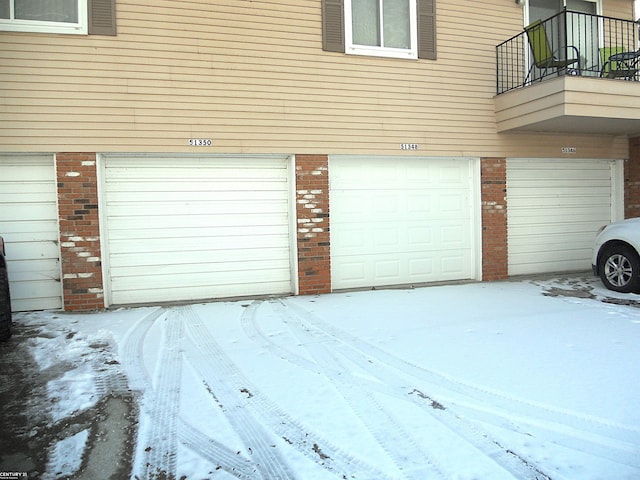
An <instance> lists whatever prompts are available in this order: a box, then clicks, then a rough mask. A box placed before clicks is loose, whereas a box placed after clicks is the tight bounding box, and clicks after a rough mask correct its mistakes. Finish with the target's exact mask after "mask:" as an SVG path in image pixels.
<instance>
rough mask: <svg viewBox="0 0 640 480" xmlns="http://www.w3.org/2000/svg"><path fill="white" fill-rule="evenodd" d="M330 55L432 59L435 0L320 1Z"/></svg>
mask: <svg viewBox="0 0 640 480" xmlns="http://www.w3.org/2000/svg"><path fill="white" fill-rule="evenodd" d="M322 45H323V49H324V50H326V51H330V52H342V53H352V54H357V55H375V56H379V57H396V58H427V59H431V60H435V59H436V7H435V0H322Z"/></svg>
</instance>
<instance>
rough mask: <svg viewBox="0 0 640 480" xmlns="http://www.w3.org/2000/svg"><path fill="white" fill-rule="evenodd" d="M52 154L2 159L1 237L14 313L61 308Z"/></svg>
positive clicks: (0, 169)
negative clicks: (5, 253) (4, 245)
mask: <svg viewBox="0 0 640 480" xmlns="http://www.w3.org/2000/svg"><path fill="white" fill-rule="evenodd" d="M58 232H59V228H58V192H57V184H56V173H55V165H54V157H53V155H0V235H1V236H2V237H3V238H4V240H5V243H6V250H7V267H8V271H9V285H10V290H11V307H12V309H13V310H14V311H27V310H44V309H59V308H62V282H61V271H60V244H59V240H58V239H59V233H58Z"/></svg>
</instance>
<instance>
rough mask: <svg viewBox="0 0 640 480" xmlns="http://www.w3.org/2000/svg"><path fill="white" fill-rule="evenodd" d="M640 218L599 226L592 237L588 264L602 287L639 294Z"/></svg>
mask: <svg viewBox="0 0 640 480" xmlns="http://www.w3.org/2000/svg"><path fill="white" fill-rule="evenodd" d="M638 252H640V218H630V219H627V220H622V221H621V222H614V223H611V224H609V225H607V226H606V227H603V228H602V229H601V230H600V233H598V236H597V237H596V241H595V245H594V248H593V258H592V260H591V266H592V268H593V273H594V275H599V276H600V279H601V280H602V283H604V286H605V287H607V288H608V289H609V290H614V291H616V292H623V293H629V292H636V293H640V254H639V253H638Z"/></svg>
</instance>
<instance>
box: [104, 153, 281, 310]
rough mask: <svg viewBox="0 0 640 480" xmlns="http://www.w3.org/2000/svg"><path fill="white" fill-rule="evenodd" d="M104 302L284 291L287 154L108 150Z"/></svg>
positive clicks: (156, 300) (131, 301)
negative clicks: (245, 155)
mask: <svg viewBox="0 0 640 480" xmlns="http://www.w3.org/2000/svg"><path fill="white" fill-rule="evenodd" d="M104 168H105V172H104V178H105V198H104V201H105V207H106V208H105V211H106V231H107V235H108V263H107V265H108V273H107V278H108V282H109V283H108V284H107V290H108V295H109V299H110V302H109V303H110V304H132V303H146V302H158V301H180V300H196V299H207V298H222V297H233V296H244V295H257V294H277V293H289V292H291V291H292V286H291V267H290V265H291V261H290V249H289V216H288V211H289V183H288V161H287V159H286V158H277V159H274V158H211V157H208V158H203V157H171V158H170V157H155V158H149V157H136V156H128V157H127V156H107V157H106V158H105V160H104Z"/></svg>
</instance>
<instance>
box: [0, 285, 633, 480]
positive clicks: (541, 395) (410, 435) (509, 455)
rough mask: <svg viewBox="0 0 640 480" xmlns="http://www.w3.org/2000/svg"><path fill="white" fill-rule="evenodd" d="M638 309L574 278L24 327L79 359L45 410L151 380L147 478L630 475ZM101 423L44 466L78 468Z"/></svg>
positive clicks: (73, 437) (143, 398)
mask: <svg viewBox="0 0 640 480" xmlns="http://www.w3.org/2000/svg"><path fill="white" fill-rule="evenodd" d="M625 303H626V305H625ZM639 307H640V295H617V294H613V293H612V292H609V291H607V290H605V289H604V288H603V287H602V285H601V284H600V282H599V281H597V280H596V279H593V278H589V277H581V278H577V277H576V278H568V279H567V278H564V279H553V280H522V281H511V282H498V283H474V284H466V285H450V286H433V287H426V288H419V289H407V290H400V289H398V290H379V291H367V292H351V293H339V294H331V295H323V296H313V297H289V298H279V299H266V300H255V301H253V300H243V301H234V302H214V303H207V304H197V305H186V306H175V307H162V308H161V307H144V308H132V309H121V310H117V311H112V312H105V313H97V314H82V315H79V314H65V313H60V312H37V313H26V314H18V315H16V318H15V321H16V323H17V324H18V325H19V327H18V329H21V328H22V329H30V330H31V332H32V334H31V335H30V336H29V337H28V338H26V337H25V338H24V339H22V341H23V342H24V347H25V348H27V349H28V351H29V353H30V354H31V355H32V356H33V357H34V359H35V361H36V363H37V366H38V368H39V369H40V370H41V372H50V371H51V369H52V367H53V366H55V365H65V366H66V367H65V368H64V369H61V370H60V374H58V375H51V379H50V380H48V381H47V383H46V385H47V388H46V392H47V393H46V395H45V396H44V398H42V399H40V401H36V400H34V401H32V402H30V404H29V405H30V406H29V408H31V409H33V412H32V414H31V415H30V414H28V415H27V417H29V418H31V419H32V420H31V421H35V420H33V419H34V418H39V419H40V421H46V422H49V423H50V424H52V425H53V424H60V423H61V422H64V421H65V418H67V420H68V418H69V417H74V416H78V415H79V414H81V413H82V412H86V411H88V410H90V409H91V408H93V407H95V405H96V404H97V403H98V402H100V401H103V400H104V398H105V397H108V396H109V395H110V394H112V393H114V392H115V393H118V392H124V391H127V388H130V389H131V390H133V391H135V392H140V393H139V396H138V397H137V398H138V402H139V418H138V423H137V428H136V429H135V432H134V436H135V439H136V441H135V445H134V447H133V452H132V455H131V456H132V460H131V466H130V468H131V469H132V475H131V476H132V478H139V479H147V478H187V479H210V478H211V479H233V478H241V479H264V480H276V479H299V480H315V479H318V480H327V479H371V480H385V479H394V480H395V479H407V480H425V479H490V480H499V479H514V478H515V479H553V480H558V479H575V480H588V479H612V480H613V479H615V480H623V479H629V480H631V479H638V478H640V308H639ZM13 341H15V339H14V340H13ZM123 373H124V374H126V378H127V379H128V385H127V382H124V378H125V377H124V375H123ZM42 409H46V410H47V415H46V416H43V414H42ZM36 411H38V412H39V414H36V413H35V412H36ZM34 428H35V427H34ZM91 429H92V427H91V425H90V423H89V424H87V426H86V428H84V429H83V428H75V429H71V430H69V429H67V430H65V431H68V433H65V434H60V433H58V434H57V435H56V436H54V437H53V438H52V439H51V441H50V443H49V445H48V454H47V465H46V472H44V473H43V472H40V473H41V476H42V478H58V477H64V476H73V475H74V474H75V475H76V477H77V478H82V475H81V473H82V469H83V468H85V467H86V465H87V461H86V456H87V452H88V451H89V450H90V448H91V438H94V437H95V432H92V430H91ZM44 430H46V429H44ZM44 430H43V431H44ZM31 431H32V432H33V431H34V430H33V428H32V430H31ZM60 431H62V430H60ZM4 434H5V435H6V434H7V432H4ZM22 434H23V435H29V428H27V429H26V430H25V432H24V433H22ZM2 468H7V464H6V462H5V463H4V464H3V465H2Z"/></svg>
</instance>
